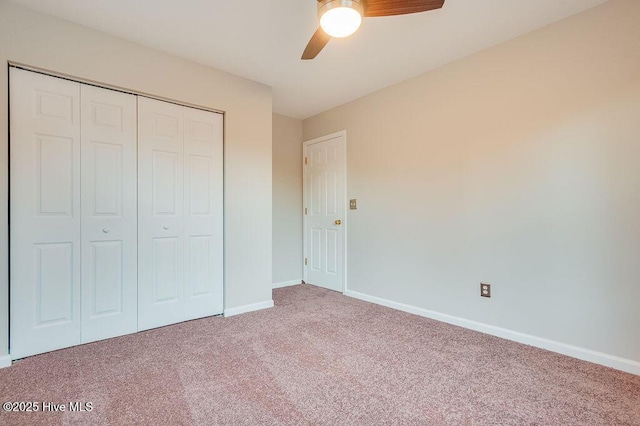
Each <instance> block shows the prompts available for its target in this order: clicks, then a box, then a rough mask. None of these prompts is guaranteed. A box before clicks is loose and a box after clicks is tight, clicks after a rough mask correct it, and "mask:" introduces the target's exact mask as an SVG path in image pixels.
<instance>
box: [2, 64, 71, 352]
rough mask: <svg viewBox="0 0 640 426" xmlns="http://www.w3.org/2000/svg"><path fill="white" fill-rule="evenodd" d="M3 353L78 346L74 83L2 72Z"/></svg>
mask: <svg viewBox="0 0 640 426" xmlns="http://www.w3.org/2000/svg"><path fill="white" fill-rule="evenodd" d="M10 109H11V114H10V126H11V138H10V148H9V149H10V176H11V180H10V209H9V210H10V235H11V238H10V252H11V256H10V270H11V274H10V277H11V278H10V288H11V296H10V299H11V300H10V303H11V318H10V332H11V342H10V352H11V356H12V358H14V359H17V358H22V357H25V356H29V355H33V354H37V353H42V352H48V351H51V350H55V349H60V348H64V347H68V346H73V345H76V344H79V343H80V85H79V84H78V83H73V82H70V81H67V80H63V79H58V78H54V77H49V76H45V75H41V74H37V73H33V72H29V71H24V70H20V69H16V68H11V70H10Z"/></svg>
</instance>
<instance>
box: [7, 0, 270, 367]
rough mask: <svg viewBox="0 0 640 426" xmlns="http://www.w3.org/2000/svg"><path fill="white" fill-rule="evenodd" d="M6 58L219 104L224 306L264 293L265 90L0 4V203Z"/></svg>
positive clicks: (267, 247)
mask: <svg viewBox="0 0 640 426" xmlns="http://www.w3.org/2000/svg"><path fill="white" fill-rule="evenodd" d="M7 61H16V62H20V63H24V64H28V65H31V66H35V67H40V68H44V69H47V70H50V71H54V72H57V73H64V74H68V75H71V76H77V77H81V78H84V79H89V80H93V81H96V82H101V83H105V84H108V85H112V86H118V87H122V88H128V89H132V90H135V91H138V92H144V93H148V94H153V95H156V96H161V97H165V98H169V99H175V100H178V101H182V102H186V103H190V104H195V105H201V106H204V107H209V108H214V109H218V110H223V111H225V112H226V115H225V209H224V211H225V308H226V309H229V308H234V307H239V306H243V305H247V304H252V303H258V302H264V301H268V300H271V266H272V264H271V226H272V224H271V120H272V116H271V114H272V113H271V89H270V88H269V87H267V86H264V85H262V84H258V83H255V82H252V81H249V80H246V79H242V78H239V77H236V76H233V75H230V74H227V73H224V72H221V71H217V70H214V69H211V68H208V67H205V66H201V65H198V64H195V63H193V62H189V61H186V60H183V59H179V58H177V57H174V56H171V55H168V54H165V53H162V52H159V51H156V50H152V49H148V48H145V47H142V46H139V45H136V44H133V43H129V42H127V41H124V40H122V39H118V38H115V37H111V36H108V35H106V34H103V33H100V32H97V31H94V30H91V29H88V28H86V27H82V26H79V25H75V24H72V23H70V22H68V21H64V20H60V19H57V18H53V17H49V16H47V15H43V14H39V13H36V12H32V11H30V10H28V9H25V8H22V7H19V6H15V5H13V4H11V3H7V2H4V1H0V62H1V63H2V64H4V65H3V66H0V141H1V143H2V147H3V148H2V149H1V150H0V170H2V174H1V175H0V198H2V199H4V200H7V138H8V136H7V127H8V122H7V114H8V111H7V102H8V101H7V78H8V77H7V67H6V64H7ZM0 223H2V225H1V226H0V241H2V244H0V355H2V354H6V350H7V348H6V342H7V323H8V321H7V306H8V302H7V292H8V290H7V261H6V259H7V226H6V223H7V209H6V202H5V207H4V208H2V209H0Z"/></svg>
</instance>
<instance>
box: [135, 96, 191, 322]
mask: <svg viewBox="0 0 640 426" xmlns="http://www.w3.org/2000/svg"><path fill="white" fill-rule="evenodd" d="M183 125H184V113H183V108H182V107H181V106H178V105H174V104H170V103H167V102H161V101H156V100H153V99H148V98H144V97H139V98H138V329H139V330H146V329H149V328H154V327H160V326H163V325H167V324H173V323H176V322H180V321H182V320H183V318H184V307H183V300H184V294H183V293H184V286H183V277H184V250H183V245H184V239H183V236H184V230H183V223H184V220H183V206H184V197H183V195H184V185H183V150H184V147H183V143H184V137H183Z"/></svg>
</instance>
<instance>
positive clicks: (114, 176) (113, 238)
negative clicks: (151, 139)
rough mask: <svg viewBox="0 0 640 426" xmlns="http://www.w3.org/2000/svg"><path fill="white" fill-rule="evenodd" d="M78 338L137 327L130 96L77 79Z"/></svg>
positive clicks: (134, 130)
mask: <svg viewBox="0 0 640 426" xmlns="http://www.w3.org/2000/svg"><path fill="white" fill-rule="evenodd" d="M80 99H81V123H82V125H81V140H82V144H81V160H80V163H81V170H82V173H81V175H82V176H81V196H80V199H81V203H80V204H81V206H82V226H81V246H82V255H81V265H82V291H81V294H82V326H81V329H82V333H81V335H82V343H86V342H92V341H94V340H100V339H106V338H109V337H115V336H120V335H123V334H128V333H135V332H136V331H137V329H138V286H137V281H138V259H137V245H138V235H137V222H138V212H137V185H136V181H137V144H136V141H137V137H138V135H137V111H136V109H137V105H136V104H137V101H136V96H133V95H128V94H125V93H120V92H116V91H113V90H106V89H101V88H97V87H92V86H87V85H84V84H83V85H81V90H80Z"/></svg>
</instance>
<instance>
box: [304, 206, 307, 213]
mask: <svg viewBox="0 0 640 426" xmlns="http://www.w3.org/2000/svg"><path fill="white" fill-rule="evenodd" d="M304 214H305V215H306V214H307V208H306V207H305V208H304Z"/></svg>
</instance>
